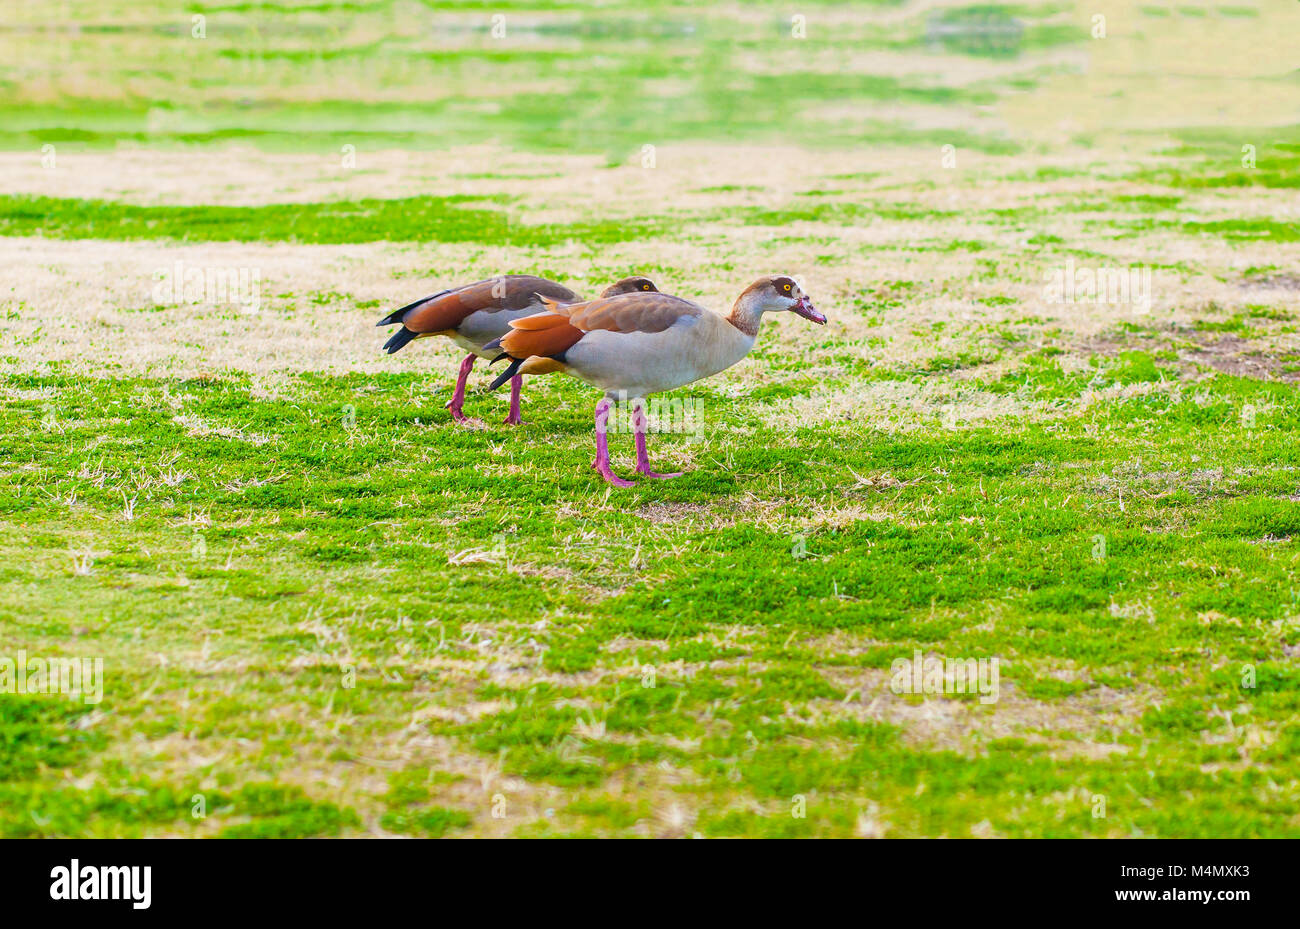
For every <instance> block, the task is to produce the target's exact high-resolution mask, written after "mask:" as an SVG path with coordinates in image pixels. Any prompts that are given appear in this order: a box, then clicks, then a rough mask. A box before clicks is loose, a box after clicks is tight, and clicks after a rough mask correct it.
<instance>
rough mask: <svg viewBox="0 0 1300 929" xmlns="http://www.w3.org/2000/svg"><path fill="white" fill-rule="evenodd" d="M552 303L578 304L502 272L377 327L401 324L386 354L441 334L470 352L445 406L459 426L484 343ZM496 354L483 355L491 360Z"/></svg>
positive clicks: (622, 290)
mask: <svg viewBox="0 0 1300 929" xmlns="http://www.w3.org/2000/svg"><path fill="white" fill-rule="evenodd" d="M657 292H658V288H656V287H655V285H654V284H653V283H651V282H650V281H649V280H647V279H646V278H644V277H625V278H623V280H621V281H619V282H618V283H617V284H611V285H610V286H609V287H606V288H605V290H604V291H603V292H602V293H601V295H600V296H601V298H604V297H613V296H615V295H617V294H630V293H657ZM542 298H545V299H547V300H550V301H552V302H557V303H577V302H579V301H581V300H582V298H581V297H579V296H578V295H577V294H575V293H574V292H573V291H572V290H570V289H569V288H567V287H565V286H564V285H563V284H557V283H556V282H555V281H548V280H547V279H546V278H544V277H533V276H532V275H528V274H506V275H503V276H501V277H494V278H491V279H490V280H486V281H478V282H477V283H474V284H466V285H465V286H463V287H455V288H452V289H451V290H444V291H440V292H439V293H436V294H433V295H432V296H428V297H425V298H423V299H421V300H416V301H415V302H414V303H410V304H407V305H406V306H404V307H402V308H401V309H400V310H396V311H394V312H392V313H390V314H389V315H388V316H385V317H384V318H383V319H381V320H380V321H379V322H378V323H377V324H376V325H379V326H391V325H394V324H395V323H401V324H402V328H401V329H399V330H398V331H397V334H396V335H394V336H393V337H392V338H391V339H389V340H388V341H387V342H385V343H384V348H385V349H386V350H387V351H388V354H390V355H391V354H393V352H395V351H397V350H398V349H400V348H401V347H402V346H404V345H405V344H406V343H407V342H410V341H411V340H412V339H421V338H424V337H426V336H432V335H445V336H447V337H448V338H450V339H451V340H452V341H453V342H455V343H456V344H457V345H459V346H460V347H461V348H463V349H465V350H466V351H467V352H469V354H468V355H466V356H465V359H464V360H463V361H462V362H461V363H460V374H459V376H458V377H457V378H456V389H455V391H454V392H453V393H452V395H451V400H449V401H448V402H447V409H449V410H450V411H451V418H452V419H454V420H455V421H456V422H458V423H471V422H474V420H471V419H470V418H469V417H467V416H466V415H465V414H464V413H463V412H461V408H462V407H463V405H464V403H465V382H466V381H467V380H469V372H470V371H471V370H472V369H473V367H474V359H475V358H477V357H478V356H479V355H482V354H484V349H485V346H486V344H487V343H488V342H492V341H493V340H495V339H498V338H499V337H500V336H502V335H504V334H505V333H507V332H509V331H510V322H511V321H512V320H515V319H518V318H520V317H522V316H528V315H531V314H533V313H536V312H537V311H538V310H540V309H542V304H541V302H540V301H541V299H542ZM498 354H499V351H489V352H487V355H488V357H489V358H490V359H491V360H495V359H496V357H497V356H498ZM522 385H523V378H522V377H516V378H514V379H513V380H512V381H511V382H510V415H509V416H507V417H506V420H505V421H506V423H507V424H508V425H512V426H518V425H520V424H521V423H522V422H523V420H522V419H521V418H520V416H519V389H520V387H521V386H522Z"/></svg>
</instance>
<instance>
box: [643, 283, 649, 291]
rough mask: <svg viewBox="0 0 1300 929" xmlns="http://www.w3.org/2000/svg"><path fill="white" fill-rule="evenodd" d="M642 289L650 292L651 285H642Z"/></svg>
mask: <svg viewBox="0 0 1300 929" xmlns="http://www.w3.org/2000/svg"><path fill="white" fill-rule="evenodd" d="M641 289H642V290H649V289H650V285H649V284H642V285H641Z"/></svg>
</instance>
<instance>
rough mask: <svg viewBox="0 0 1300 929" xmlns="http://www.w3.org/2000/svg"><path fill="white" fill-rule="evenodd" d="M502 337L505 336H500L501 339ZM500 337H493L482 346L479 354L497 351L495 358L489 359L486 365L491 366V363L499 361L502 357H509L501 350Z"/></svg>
mask: <svg viewBox="0 0 1300 929" xmlns="http://www.w3.org/2000/svg"><path fill="white" fill-rule="evenodd" d="M504 338H505V336H502V337H501V339H504ZM501 339H493V340H492V341H491V342H489V343H488V344H487V345H484V346H483V351H482V352H481V354H487V353H488V352H498V353H499V354H498V355H497V356H496V357H495V358H493V359H492V360H491V361H489V362H488V367H491V366H492V365H494V364H496V363H497V362H498V361H500V360H501V359H502V358H509V357H510V356H509V355H507V354H506V353H505V352H503V351H501Z"/></svg>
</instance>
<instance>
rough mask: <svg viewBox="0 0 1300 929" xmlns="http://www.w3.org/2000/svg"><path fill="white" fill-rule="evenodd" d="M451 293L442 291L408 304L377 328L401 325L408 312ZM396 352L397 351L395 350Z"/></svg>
mask: <svg viewBox="0 0 1300 929" xmlns="http://www.w3.org/2000/svg"><path fill="white" fill-rule="evenodd" d="M449 293H451V291H450V290H440V291H438V292H437V293H436V294H430V295H429V296H427V297H421V298H420V299H419V300H416V301H415V302H414V303H408V304H407V305H406V306H404V307H402V308H401V309H400V310H393V312H391V313H389V314H388V315H387V316H385V317H384V318H383V319H381V320H380V321H379V322H377V323H375V325H376V326H391V325H393V324H394V323H400V322H401V321H402V317H403V316H405V315H406V314H407V313H408V312H410V311H411V310H413V309H415V308H416V307H417V306H419V305H420V304H422V303H428V302H429V301H430V300H433V299H434V298H436V297H441V296H443V295H444V294H449ZM399 348H400V346H399ZM394 351H396V349H394Z"/></svg>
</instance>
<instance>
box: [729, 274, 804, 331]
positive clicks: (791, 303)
mask: <svg viewBox="0 0 1300 929" xmlns="http://www.w3.org/2000/svg"><path fill="white" fill-rule="evenodd" d="M741 302H744V303H745V304H746V305H747V307H748V308H750V309H751V311H753V312H756V313H759V314H761V313H771V312H780V311H782V310H789V311H790V312H792V313H795V314H796V315H798V316H802V317H803V318H804V319H807V320H811V321H812V322H814V323H817V324H818V325H819V326H824V325H826V317H825V316H823V315H822V314H821V313H818V312H817V310H816V309H815V308H814V307H813V304H812V298H811V297H809V296H808V295H807V294H806V293H804V289H803V287H801V286H800V284H799V282H798V281H796V280H795V279H794V278H792V277H787V276H786V275H784V274H770V275H768V276H766V277H760V278H759V279H758V280H756V281H755V282H754V283H752V284H750V285H749V286H748V287H746V288H745V292H744V293H743V294H741V295H740V300H738V301H737V303H738V304H739V303H741Z"/></svg>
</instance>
